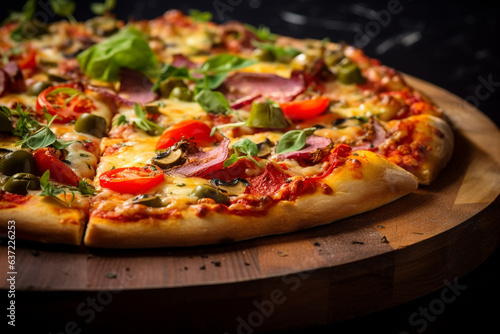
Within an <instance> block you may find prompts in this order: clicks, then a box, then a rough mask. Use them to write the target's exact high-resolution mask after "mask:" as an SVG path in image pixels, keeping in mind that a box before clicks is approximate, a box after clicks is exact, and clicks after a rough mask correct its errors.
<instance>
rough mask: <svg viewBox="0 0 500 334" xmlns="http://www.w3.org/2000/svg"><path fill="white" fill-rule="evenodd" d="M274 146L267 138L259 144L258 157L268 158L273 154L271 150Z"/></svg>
mask: <svg viewBox="0 0 500 334" xmlns="http://www.w3.org/2000/svg"><path fill="white" fill-rule="evenodd" d="M273 146H274V145H273V143H272V141H270V140H269V138H266V140H264V141H263V142H260V143H258V144H257V148H258V149H259V152H258V154H257V156H258V157H259V158H265V157H267V156H268V155H269V154H271V148H272V147H273Z"/></svg>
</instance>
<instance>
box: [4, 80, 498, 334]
mask: <svg viewBox="0 0 500 334" xmlns="http://www.w3.org/2000/svg"><path fill="white" fill-rule="evenodd" d="M407 80H408V81H409V82H410V84H412V85H414V86H415V87H416V88H417V89H420V90H422V91H423V92H425V93H426V94H427V95H428V96H430V97H431V98H432V99H433V100H434V101H435V102H437V103H438V104H439V105H440V106H441V107H442V108H443V109H444V110H445V112H446V113H447V115H448V116H449V118H450V121H451V123H452V124H453V126H454V130H455V135H456V138H455V147H456V150H455V152H454V156H453V158H452V160H451V161H450V163H449V165H448V166H447V167H446V168H445V170H443V171H442V172H441V173H440V175H439V177H438V179H437V180H436V181H435V182H434V183H433V184H432V185H430V186H426V187H420V188H419V189H418V190H417V191H416V192H415V193H413V194H410V195H408V196H406V197H404V198H402V199H400V200H398V201H396V202H394V203H391V204H389V205H387V206H385V207H382V208H379V209H377V210H374V211H371V212H368V213H365V214H362V215H359V216H355V217H352V218H349V219H345V220H342V221H339V222H335V223H332V224H330V225H327V226H322V227H318V228H314V229H310V230H305V231H300V232H296V233H290V234H286V235H279V236H270V237H265V238H259V239H255V240H250V241H245V242H239V243H235V244H228V245H218V246H208V247H196V248H186V249H180V248H177V249H160V250H143V251H142V250H140V251H138V250H133V251H132V250H131V251H128V250H123V251H120V250H101V249H87V248H85V247H83V246H82V247H76V248H74V247H61V246H51V245H40V244H34V243H23V242H20V241H18V242H17V249H16V269H17V274H16V282H15V284H16V290H17V291H18V292H19V294H20V296H21V297H19V298H25V299H26V300H25V301H24V302H23V308H24V309H25V310H27V312H29V313H31V314H35V313H36V314H43V318H44V321H45V323H51V322H50V321H51V320H52V323H53V324H55V327H53V329H54V330H57V329H58V327H59V329H64V326H65V325H67V324H68V321H74V322H75V323H76V324H77V326H80V325H87V324H88V323H92V324H94V325H96V324H97V325H98V324H102V325H105V324H108V323H112V322H114V323H115V324H117V323H120V322H122V323H123V321H122V320H123V319H124V318H126V317H128V316H133V317H135V318H136V319H139V320H140V319H143V320H144V321H147V322H148V323H149V324H152V323H156V324H159V325H161V326H163V325H164V326H169V327H166V328H170V329H171V330H172V331H174V330H175V329H189V330H199V331H203V332H207V331H210V330H214V331H215V330H217V331H219V332H221V331H222V332H224V331H226V332H229V333H233V332H238V333H250V332H251V331H250V330H252V331H253V330H255V329H257V328H258V329H259V330H263V329H265V330H269V329H284V328H295V327H298V326H308V325H316V324H323V323H327V322H332V321H338V320H344V319H349V318H353V317H356V316H359V315H362V314H367V313H370V312H374V311H377V310H382V309H385V308H388V307H391V306H395V305H398V304H401V303H404V302H407V301H410V300H412V299H415V298H417V297H420V296H423V295H425V294H427V293H429V292H432V291H435V290H437V289H439V288H442V287H443V286H446V285H447V284H453V282H454V280H456V279H457V278H459V277H461V276H463V275H465V274H466V273H468V272H470V271H471V270H472V269H474V268H475V267H477V266H478V265H479V264H481V263H482V262H483V261H484V260H485V259H486V258H487V257H488V256H489V255H490V254H491V253H492V252H493V251H494V250H495V249H496V248H497V246H498V245H499V243H500V224H498V223H499V218H498V212H499V207H500V200H498V199H497V197H498V194H499V193H500V154H499V153H500V132H499V130H498V128H497V127H496V125H495V124H493V123H492V122H491V121H490V120H489V119H488V118H487V117H486V116H485V115H484V114H482V113H481V112H480V111H478V110H477V109H475V108H473V107H472V106H470V105H469V104H467V103H466V102H465V101H463V100H462V99H460V98H458V97H456V96H454V95H452V94H450V93H449V92H447V91H445V90H443V89H441V88H439V87H436V86H434V85H432V84H429V83H426V82H424V81H421V80H419V79H416V78H413V77H407ZM2 241H3V242H2V244H3V245H2V246H3V247H1V248H0V258H3V259H5V258H7V249H6V247H5V243H6V242H5V239H3V240H2ZM0 268H2V272H4V273H6V272H9V270H8V269H7V264H6V261H2V265H1V266H0ZM1 287H2V289H7V290H8V289H9V285H8V282H7V281H6V280H2V282H1ZM91 301H93V303H94V304H91V303H90V302H91ZM48 310H50V312H48ZM56 310H57V311H56ZM92 310H94V312H93V313H92ZM102 311H105V312H103V314H104V313H105V314H106V315H105V316H104V315H100V314H97V313H98V312H102ZM152 321H154V322H152ZM139 322H141V321H139ZM127 326H128V325H127ZM128 328H129V329H131V328H130V327H128ZM140 328H141V327H138V329H140Z"/></svg>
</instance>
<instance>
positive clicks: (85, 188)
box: [40, 169, 96, 207]
mask: <svg viewBox="0 0 500 334" xmlns="http://www.w3.org/2000/svg"><path fill="white" fill-rule="evenodd" d="M40 188H41V189H42V192H41V193H40V196H48V197H52V198H54V199H56V200H57V201H58V202H59V203H61V204H64V205H67V206H69V207H71V205H72V204H73V201H74V200H75V192H79V193H80V194H82V195H83V196H92V195H95V194H96V190H95V188H94V186H93V185H91V184H90V183H88V182H87V181H85V180H81V181H79V182H78V187H71V186H65V185H55V184H53V183H52V182H50V170H48V169H47V170H46V171H45V173H43V175H42V176H41V177H40ZM67 191H69V192H70V193H71V195H72V196H71V200H70V201H69V202H66V201H65V200H63V199H61V198H59V197H58V196H59V195H61V194H64V195H65V196H66V194H67Z"/></svg>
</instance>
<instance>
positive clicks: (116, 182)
mask: <svg viewBox="0 0 500 334" xmlns="http://www.w3.org/2000/svg"><path fill="white" fill-rule="evenodd" d="M164 179H165V176H164V175H163V172H162V171H161V170H160V169H157V168H155V167H153V166H144V167H123V168H115V169H111V170H108V171H107V172H104V173H102V174H101V176H99V183H100V185H101V187H103V188H108V189H111V190H113V191H117V192H119V193H126V194H135V193H138V192H145V191H147V190H149V189H151V188H153V187H155V186H157V185H159V184H160V183H162V182H163V180H164Z"/></svg>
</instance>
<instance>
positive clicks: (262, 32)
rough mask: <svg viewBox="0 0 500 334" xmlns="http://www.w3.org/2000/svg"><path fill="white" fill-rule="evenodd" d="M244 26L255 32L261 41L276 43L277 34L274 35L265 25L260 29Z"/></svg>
mask: <svg viewBox="0 0 500 334" xmlns="http://www.w3.org/2000/svg"><path fill="white" fill-rule="evenodd" d="M244 26H245V28H247V29H248V30H250V31H251V32H253V33H254V34H255V35H256V36H257V38H258V39H260V40H261V41H268V42H274V41H276V38H277V37H278V36H277V35H276V34H273V33H272V32H271V30H270V29H269V28H268V27H266V26H263V25H260V26H259V27H258V28H256V27H254V26H252V25H250V24H244Z"/></svg>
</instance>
